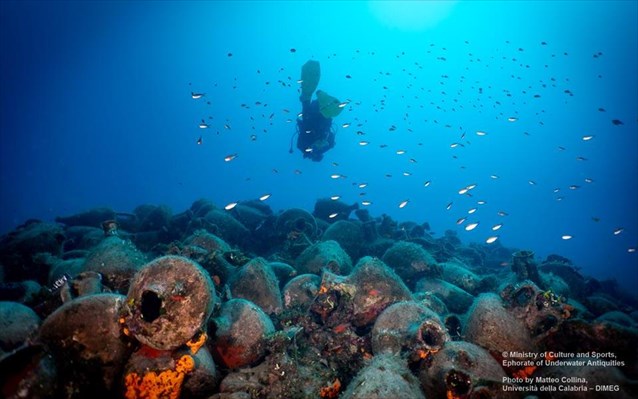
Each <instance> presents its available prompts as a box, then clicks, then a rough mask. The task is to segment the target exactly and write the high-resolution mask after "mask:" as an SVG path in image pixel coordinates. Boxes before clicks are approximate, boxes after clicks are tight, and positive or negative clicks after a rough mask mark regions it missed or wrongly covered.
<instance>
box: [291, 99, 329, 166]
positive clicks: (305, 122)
mask: <svg viewBox="0 0 638 399" xmlns="http://www.w3.org/2000/svg"><path fill="white" fill-rule="evenodd" d="M301 105H302V114H303V115H302V118H301V119H298V120H297V128H298V129H299V137H298V138H297V148H299V150H300V151H301V152H302V153H303V156H304V158H310V159H312V160H313V161H316V162H318V161H321V160H322V159H323V153H325V152H326V151H328V150H329V149H331V148H332V147H334V146H335V134H334V132H333V131H332V129H331V128H332V118H326V117H324V116H323V115H321V112H320V111H319V103H318V102H317V100H314V101H312V102H310V101H308V100H306V101H303V100H302V101H301ZM307 149H312V151H306V150H307Z"/></svg>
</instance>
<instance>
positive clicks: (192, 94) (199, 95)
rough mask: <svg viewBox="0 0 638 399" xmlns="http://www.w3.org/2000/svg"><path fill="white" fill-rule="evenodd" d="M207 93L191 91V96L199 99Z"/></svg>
mask: <svg viewBox="0 0 638 399" xmlns="http://www.w3.org/2000/svg"><path fill="white" fill-rule="evenodd" d="M205 95H206V93H194V92H192V91H191V97H192V98H193V100H199V99H200V98H202V97H204V96H205Z"/></svg>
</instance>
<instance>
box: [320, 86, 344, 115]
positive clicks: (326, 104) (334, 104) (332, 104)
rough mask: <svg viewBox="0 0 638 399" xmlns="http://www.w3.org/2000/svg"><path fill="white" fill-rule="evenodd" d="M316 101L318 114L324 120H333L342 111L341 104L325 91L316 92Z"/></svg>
mask: <svg viewBox="0 0 638 399" xmlns="http://www.w3.org/2000/svg"><path fill="white" fill-rule="evenodd" d="M317 101H318V102H319V112H321V115H323V116H324V117H326V118H334V117H335V116H337V115H339V114H340V113H341V111H343V106H341V102H339V100H338V99H337V98H336V97H332V96H331V95H330V94H328V93H326V92H325V91H322V90H317Z"/></svg>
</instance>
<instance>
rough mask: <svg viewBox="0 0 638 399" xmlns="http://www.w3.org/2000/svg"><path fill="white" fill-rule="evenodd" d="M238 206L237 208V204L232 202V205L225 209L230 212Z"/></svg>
mask: <svg viewBox="0 0 638 399" xmlns="http://www.w3.org/2000/svg"><path fill="white" fill-rule="evenodd" d="M236 206H237V202H231V203H230V204H228V205H226V206H225V207H224V209H226V210H227V211H230V210H231V209H233V208H234V207H236Z"/></svg>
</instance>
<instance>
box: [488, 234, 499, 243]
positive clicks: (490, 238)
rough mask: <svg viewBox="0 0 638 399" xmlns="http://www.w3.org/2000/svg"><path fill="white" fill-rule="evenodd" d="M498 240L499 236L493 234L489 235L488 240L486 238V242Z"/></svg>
mask: <svg viewBox="0 0 638 399" xmlns="http://www.w3.org/2000/svg"><path fill="white" fill-rule="evenodd" d="M496 240H498V236H491V237H488V238H487V240H485V243H486V244H492V243H493V242H494V241H496Z"/></svg>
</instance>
